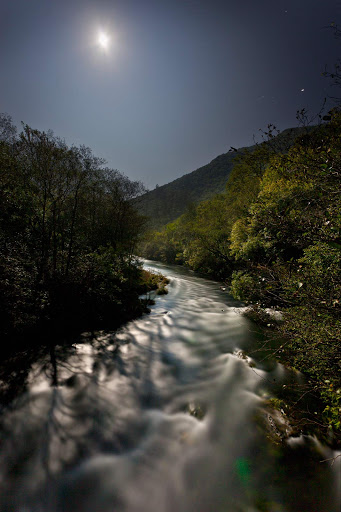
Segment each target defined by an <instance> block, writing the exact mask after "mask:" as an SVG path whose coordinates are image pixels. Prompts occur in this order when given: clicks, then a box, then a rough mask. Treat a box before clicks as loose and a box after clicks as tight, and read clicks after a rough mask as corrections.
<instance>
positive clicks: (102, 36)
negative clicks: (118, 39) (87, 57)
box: [97, 32, 110, 50]
mask: <svg viewBox="0 0 341 512" xmlns="http://www.w3.org/2000/svg"><path fill="white" fill-rule="evenodd" d="M97 42H98V45H99V47H100V48H102V50H108V48H109V44H110V37H109V36H108V34H106V33H105V32H99V34H98V36H97Z"/></svg>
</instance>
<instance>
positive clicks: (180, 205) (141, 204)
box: [135, 126, 302, 230]
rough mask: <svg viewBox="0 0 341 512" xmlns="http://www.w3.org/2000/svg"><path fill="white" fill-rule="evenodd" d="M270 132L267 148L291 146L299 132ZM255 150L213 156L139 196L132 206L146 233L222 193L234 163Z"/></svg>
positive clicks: (294, 129)
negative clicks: (142, 218)
mask: <svg viewBox="0 0 341 512" xmlns="http://www.w3.org/2000/svg"><path fill="white" fill-rule="evenodd" d="M270 131H271V135H272V137H271V141H267V144H269V143H270V144H271V145H272V146H276V145H277V146H278V145H281V146H283V145H287V144H290V143H292V141H293V139H294V138H295V136H297V135H298V134H299V133H300V132H301V131H302V129H301V128H289V129H288V130H285V131H284V132H282V133H280V134H278V133H276V131H275V130H274V127H273V126H270ZM263 137H264V134H263ZM256 148H257V145H253V146H249V147H248V148H239V149H235V148H231V149H230V151H228V152H227V153H223V154H222V155H219V156H217V157H216V158H214V160H212V161H211V162H210V163H209V164H207V165H204V166H203V167H200V168H199V169H197V170H196V171H193V172H190V173H188V174H185V175H184V176H181V178H178V179H176V180H174V181H172V182H170V183H167V184H166V185H162V186H160V187H159V186H157V187H156V188H155V189H154V190H151V191H149V192H146V193H145V194H143V195H142V196H140V197H139V198H138V199H137V200H136V201H135V204H136V207H137V208H138V211H139V212H140V213H141V214H142V215H144V216H146V217H147V218H148V227H149V229H153V230H156V229H160V228H162V227H163V226H164V225H165V224H167V223H169V222H172V221H174V220H175V219H177V218H178V217H180V216H181V215H182V214H183V213H185V211H186V208H190V207H191V205H193V204H194V205H197V204H198V203H200V202H202V201H205V200H207V199H210V198H211V197H213V196H214V195H216V194H220V193H222V192H224V190H225V186H226V182H227V180H228V177H229V175H230V173H231V171H232V169H233V167H234V164H235V162H236V160H238V158H239V157H240V156H241V155H243V154H244V153H245V152H247V153H249V154H250V153H252V152H253V151H254V150H255V149H256Z"/></svg>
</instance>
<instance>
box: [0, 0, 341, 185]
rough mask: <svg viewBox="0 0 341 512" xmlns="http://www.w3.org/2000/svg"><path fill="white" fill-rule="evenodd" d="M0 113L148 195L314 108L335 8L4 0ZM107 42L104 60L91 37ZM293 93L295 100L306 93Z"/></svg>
mask: <svg viewBox="0 0 341 512" xmlns="http://www.w3.org/2000/svg"><path fill="white" fill-rule="evenodd" d="M0 9H1V11H0V24H1V25H0V57H1V60H0V62H1V79H0V80H1V82H0V93H1V95H0V98H1V105H0V111H2V112H7V113H9V114H10V115H11V116H12V117H13V120H14V121H15V123H16V124H19V123H20V121H24V122H25V123H27V124H29V125H30V126H32V127H34V128H38V129H40V130H47V129H52V130H53V131H54V132H55V134H56V135H59V136H61V137H62V138H65V139H66V141H67V142H68V143H69V144H72V143H75V144H77V145H78V144H85V145H87V146H90V147H91V148H92V149H93V151H94V153H95V154H96V155H97V156H101V157H104V158H106V159H107V161H108V164H109V165H110V166H111V167H113V168H117V169H119V170H120V171H122V172H124V173H125V174H127V175H128V176H129V177H130V178H132V179H139V180H142V181H143V182H144V183H145V184H146V186H147V187H149V188H153V187H154V186H155V184H156V183H158V184H160V185H161V184H163V183H167V182H169V181H172V180H173V179H175V178H177V177H179V176H181V175H183V174H185V173H186V172H190V171H192V170H194V169H196V168H197V167H199V166H201V165H204V164H206V163H207V162H209V161H210V160H212V159H213V158H214V157H215V156H217V155H218V154H220V153H224V152H226V151H228V149H229V148H230V146H235V147H240V146H243V145H250V144H252V142H253V140H252V138H253V134H257V133H259V132H258V130H259V129H260V128H265V127H266V126H267V124H268V123H275V124H276V125H277V126H278V127H279V128H280V129H284V128H287V127H290V126H294V125H295V124H296V120H295V114H296V110H297V109H299V108H302V107H307V108H310V109H311V111H312V112H315V111H317V110H318V109H319V107H320V105H321V103H322V100H323V98H324V97H325V96H326V94H327V93H328V81H326V79H325V78H323V77H322V76H321V73H322V71H323V69H324V67H325V65H330V66H331V65H332V64H333V63H334V62H335V61H336V59H337V58H338V56H339V49H340V42H338V41H335V39H334V38H333V34H332V31H331V30H328V29H326V28H325V27H326V26H327V25H328V24H330V23H331V22H337V21H338V20H339V19H340V13H341V3H340V1H337V0H271V1H270V0H258V1H256V0H252V1H251V0H225V1H221V0H96V1H90V0H7V1H6V0H0ZM100 29H101V30H105V31H106V32H107V33H108V35H109V36H110V38H111V44H110V48H109V49H108V51H107V52H103V50H101V49H100V48H99V47H98V45H97V44H96V37H97V33H98V31H99V30H100ZM301 89H304V91H303V92H302V91H301Z"/></svg>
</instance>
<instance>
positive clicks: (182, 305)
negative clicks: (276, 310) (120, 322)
mask: <svg viewBox="0 0 341 512" xmlns="http://www.w3.org/2000/svg"><path fill="white" fill-rule="evenodd" d="M165 273H166V274H167V275H169V276H170V277H171V279H172V281H171V284H170V293H169V295H168V296H163V297H160V298H159V299H158V301H157V304H156V305H155V306H154V307H153V308H152V312H151V314H150V315H149V316H146V317H144V318H142V319H139V320H136V321H134V322H132V323H130V324H129V325H127V326H126V327H125V328H123V329H122V330H121V331H119V332H117V333H96V334H90V333H89V334H85V335H83V336H82V338H81V339H78V340H75V343H74V344H73V345H72V346H70V345H67V346H63V345H61V346H51V347H50V348H49V349H48V350H46V351H45V352H44V351H41V352H40V353H37V354H33V353H32V354H29V355H28V354H25V355H24V356H23V361H21V362H20V360H19V358H18V357H17V359H16V361H15V362H14V361H13V362H12V367H11V368H9V370H10V371H9V372H8V377H9V378H8V379H7V380H6V375H5V373H3V374H2V375H1V379H2V381H3V382H4V384H3V386H2V388H1V389H3V394H2V403H3V411H2V415H1V423H0V429H1V459H0V481H1V482H2V483H1V484H0V486H1V494H0V504H1V510H3V511H5V512H7V511H11V512H12V511H24V510H25V511H26V512H27V511H49V512H50V511H51V512H62V511H64V512H66V511H73V512H74V511H83V512H88V511H89V512H90V511H91V512H93V511H96V512H109V511H110V512H112V511H113V510H115V511H128V512H135V511H136V512H137V511H139V512H144V511H151V510H152V511H154V510H155V511H158V512H159V511H160V512H174V511H175V510H176V511H180V512H182V511H183V512H192V511H193V512H194V511H198V510H200V511H201V512H212V511H222V512H223V511H224V512H234V511H237V512H238V511H243V512H246V511H248V512H250V511H260V512H276V511H278V512H296V511H297V512H298V511H300V512H302V511H307V512H308V511H309V512H311V511H313V510H314V511H315V512H322V511H323V512H336V511H337V510H338V503H337V492H338V491H337V489H336V486H335V478H336V477H335V475H336V472H335V471H337V470H338V468H337V467H334V468H333V469H332V468H330V466H327V465H321V464H320V463H319V460H321V455H322V454H323V457H325V456H326V454H328V452H326V449H325V448H323V447H322V446H321V445H319V444H318V443H316V442H314V441H312V440H311V439H310V438H299V439H297V440H296V441H294V442H291V443H286V444H281V443H280V444H278V445H275V444H274V443H273V442H272V441H270V440H269V439H267V435H268V433H267V430H266V428H265V427H264V414H263V413H262V412H261V411H262V410H263V404H264V402H263V398H262V397H263V396H264V394H269V393H270V391H271V390H272V392H273V389H274V384H275V387H276V386H278V387H281V386H282V385H283V383H284V382H285V383H288V382H290V379H292V378H295V379H296V376H293V375H291V374H288V373H287V372H285V371H284V369H283V367H281V366H278V365H275V364H274V363H273V362H269V363H266V364H265V363H261V364H258V363H257V362H255V361H253V367H250V366H249V364H248V363H250V362H251V361H250V360H247V359H243V358H242V357H240V349H243V348H247V347H250V345H252V343H253V342H252V338H253V337H254V333H253V330H254V328H253V327H252V325H251V324H250V323H249V322H248V321H247V320H245V319H243V318H242V317H240V316H239V315H238V313H236V311H235V310H234V307H235V306H236V303H235V302H234V301H233V300H232V299H231V298H229V297H228V296H227V295H226V294H223V293H222V292H221V291H220V290H219V286H218V285H217V283H214V282H212V281H207V280H204V279H199V278H196V277H194V276H193V275H192V274H187V273H186V272H185V271H184V270H181V271H180V272H179V271H178V270H177V269H173V268H166V271H165ZM21 368H22V369H21ZM15 395H17V398H16V399H14V396H15ZM199 410H200V411H201V413H200V414H196V413H195V411H199ZM193 411H194V412H193ZM333 479H334V480H333Z"/></svg>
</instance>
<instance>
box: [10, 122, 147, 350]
mask: <svg viewBox="0 0 341 512" xmlns="http://www.w3.org/2000/svg"><path fill="white" fill-rule="evenodd" d="M143 190H144V189H143V186H142V185H141V183H139V182H132V181H130V180H129V179H128V178H127V177H126V176H124V175H122V174H121V173H119V172H118V171H116V170H112V169H108V168H106V167H105V166H104V161H103V160H101V159H99V158H96V157H95V156H94V155H93V154H92V152H91V150H90V149H89V148H87V147H84V146H81V147H68V146H67V145H66V144H65V142H63V141H62V140H61V139H59V138H58V137H55V136H54V135H53V134H52V133H50V132H48V133H44V132H40V131H38V130H34V129H32V128H30V127H29V126H27V125H24V126H23V130H22V132H21V133H20V134H19V135H17V133H16V129H15V127H14V126H13V125H12V123H11V119H10V117H9V116H8V115H2V116H1V119H0V199H1V214H0V273H1V285H0V286H1V288H0V292H1V293H0V309H1V325H0V332H1V335H2V338H3V344H4V346H3V352H4V351H5V349H6V348H8V346H9V345H6V339H8V338H12V339H13V340H14V341H15V342H16V343H18V342H19V340H20V338H21V341H22V342H23V341H25V342H26V343H27V341H28V338H29V335H30V334H33V333H38V332H40V333H42V332H43V330H44V329H43V328H45V327H47V326H48V327H49V329H50V332H52V331H60V332H62V331H63V328H65V327H69V326H71V327H72V328H77V327H78V326H82V328H89V327H92V326H94V325H98V324H100V325H101V327H103V326H104V325H105V324H106V322H107V321H109V322H110V323H111V324H117V323H120V322H121V321H123V320H124V319H126V318H129V317H131V316H134V315H136V314H138V313H139V312H141V311H142V309H143V308H142V304H141V303H140V302H139V300H138V286H139V280H140V267H139V265H138V264H137V263H136V262H135V261H134V258H133V256H132V255H133V254H134V250H135V245H136V241H137V239H138V237H139V234H140V231H141V228H142V225H143V219H142V217H141V216H140V214H138V213H137V211H136V210H135V209H134V207H133V206H132V199H134V198H136V197H137V196H138V195H140V194H141V193H142V192H143Z"/></svg>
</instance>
